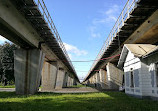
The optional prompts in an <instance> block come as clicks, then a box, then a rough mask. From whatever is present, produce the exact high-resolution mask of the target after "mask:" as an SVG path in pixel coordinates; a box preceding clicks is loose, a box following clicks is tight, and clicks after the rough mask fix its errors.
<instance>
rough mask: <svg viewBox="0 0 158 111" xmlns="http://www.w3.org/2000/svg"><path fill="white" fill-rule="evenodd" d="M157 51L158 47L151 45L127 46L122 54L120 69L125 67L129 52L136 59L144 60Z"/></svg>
mask: <svg viewBox="0 0 158 111" xmlns="http://www.w3.org/2000/svg"><path fill="white" fill-rule="evenodd" d="M157 50H158V46H156V45H151V44H125V45H124V47H123V50H122V52H121V56H120V59H119V62H118V67H123V64H124V62H125V60H126V56H127V54H128V51H130V52H131V53H133V54H134V56H135V57H139V58H144V57H146V56H147V55H149V54H150V53H152V52H154V51H157Z"/></svg>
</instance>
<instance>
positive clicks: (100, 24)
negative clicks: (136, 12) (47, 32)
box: [0, 0, 127, 79]
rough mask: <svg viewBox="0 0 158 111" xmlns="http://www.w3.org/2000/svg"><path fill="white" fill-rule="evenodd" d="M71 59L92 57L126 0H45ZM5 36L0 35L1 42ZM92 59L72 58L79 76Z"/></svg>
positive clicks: (82, 76) (88, 68) (100, 45)
mask: <svg viewBox="0 0 158 111" xmlns="http://www.w3.org/2000/svg"><path fill="white" fill-rule="evenodd" d="M44 2H45V4H46V6H47V8H48V11H49V13H50V15H51V17H52V19H53V21H54V23H55V26H56V28H57V30H58V32H59V35H60V37H61V39H62V41H63V43H64V45H65V48H66V50H67V52H68V55H69V57H70V59H71V60H72V61H76V60H77V61H86V60H95V58H96V56H97V54H98V53H99V51H100V49H101V47H102V45H103V43H104V42H105V40H106V38H107V37H108V35H109V33H110V31H111V29H112V27H113V26H114V24H115V22H116V20H117V18H118V16H119V14H120V13H121V11H122V9H123V7H124V5H125V3H126V2H127V0H44ZM5 40H6V39H4V38H2V37H1V36H0V43H3V42H4V41H5ZM92 64H93V62H73V66H74V68H75V70H76V72H77V75H78V77H79V78H80V79H83V78H85V76H86V75H87V74H88V71H89V70H90V68H91V66H92Z"/></svg>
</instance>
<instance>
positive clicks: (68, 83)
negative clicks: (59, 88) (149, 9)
mask: <svg viewBox="0 0 158 111" xmlns="http://www.w3.org/2000/svg"><path fill="white" fill-rule="evenodd" d="M67 86H68V87H70V76H68V82H67Z"/></svg>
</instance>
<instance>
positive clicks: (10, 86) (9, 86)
mask: <svg viewBox="0 0 158 111" xmlns="http://www.w3.org/2000/svg"><path fill="white" fill-rule="evenodd" d="M0 88H15V85H7V86H0Z"/></svg>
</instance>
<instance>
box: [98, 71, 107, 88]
mask: <svg viewBox="0 0 158 111" xmlns="http://www.w3.org/2000/svg"><path fill="white" fill-rule="evenodd" d="M99 75H100V85H101V89H107V88H108V87H107V77H106V75H107V73H106V71H105V70H103V69H100V71H99Z"/></svg>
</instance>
